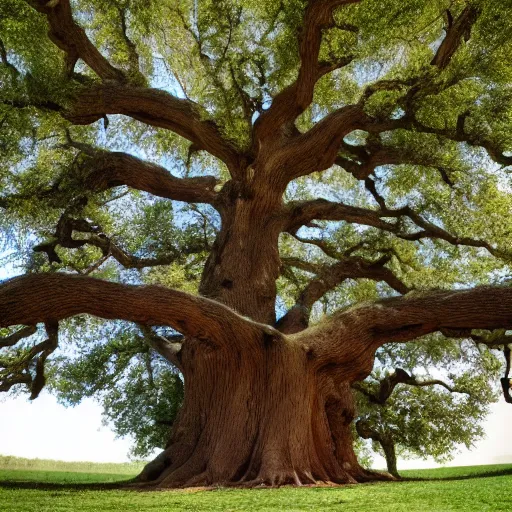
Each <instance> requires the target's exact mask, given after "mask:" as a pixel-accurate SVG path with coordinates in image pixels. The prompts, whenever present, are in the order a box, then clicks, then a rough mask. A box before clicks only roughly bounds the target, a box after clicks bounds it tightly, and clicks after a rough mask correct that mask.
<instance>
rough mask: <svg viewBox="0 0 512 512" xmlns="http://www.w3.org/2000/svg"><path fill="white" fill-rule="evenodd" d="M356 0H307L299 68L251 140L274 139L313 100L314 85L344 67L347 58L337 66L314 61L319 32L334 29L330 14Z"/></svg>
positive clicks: (260, 122)
mask: <svg viewBox="0 0 512 512" xmlns="http://www.w3.org/2000/svg"><path fill="white" fill-rule="evenodd" d="M359 2H360V0H309V1H308V4H307V6H306V11H305V13H304V23H303V26H302V30H301V33H300V36H299V54H300V61H301V62H300V68H299V74H298V77H297V80H296V81H295V82H294V83H293V84H291V85H289V86H288V87H287V88H286V89H284V90H283V91H281V92H280V93H279V94H278V95H276V97H275V98H274V100H273V101H272V105H271V107H270V108H269V109H268V110H267V111H266V112H264V113H263V114H262V115H261V116H260V118H259V119H258V121H257V123H256V126H255V139H256V140H261V139H264V138H265V137H269V136H275V135H273V134H275V132H276V129H280V128H281V127H283V126H286V125H289V124H292V123H293V122H294V121H295V119H297V117H298V116H299V115H300V114H301V113H302V112H304V110H305V109H306V108H307V107H308V106H309V104H310V103H311V101H312V99H313V92H314V88H315V84H316V82H317V81H318V80H319V79H320V78H321V77H322V76H323V75H324V74H326V73H328V72H329V71H331V70H332V69H336V68H339V67H342V66H344V65H346V64H348V63H349V62H350V61H351V58H350V57H348V58H347V59H345V60H343V61H342V62H340V63H339V64H334V65H333V64H330V63H328V64H327V63H321V62H319V60H318V57H319V53H320V45H321V42H322V30H324V29H326V28H329V27H332V26H334V19H333V12H334V10H335V9H336V8H337V7H340V6H342V5H347V4H351V3H359Z"/></svg>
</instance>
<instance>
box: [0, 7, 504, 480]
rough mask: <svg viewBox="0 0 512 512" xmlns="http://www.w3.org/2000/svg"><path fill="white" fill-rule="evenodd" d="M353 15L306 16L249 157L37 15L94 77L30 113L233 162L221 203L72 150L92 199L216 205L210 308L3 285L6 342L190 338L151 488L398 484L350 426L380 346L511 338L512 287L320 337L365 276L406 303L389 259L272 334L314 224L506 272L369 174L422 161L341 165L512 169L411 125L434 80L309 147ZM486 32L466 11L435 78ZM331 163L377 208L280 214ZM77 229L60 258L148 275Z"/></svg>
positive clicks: (389, 303)
mask: <svg viewBox="0 0 512 512" xmlns="http://www.w3.org/2000/svg"><path fill="white" fill-rule="evenodd" d="M358 2H359V0H310V1H309V2H307V6H306V9H305V12H304V24H303V29H302V30H301V31H300V36H299V45H298V46H299V60H300V62H299V66H298V73H297V79H296V80H295V81H294V82H293V83H291V84H290V85H289V86H288V87H286V88H284V89H283V90H282V91H281V92H280V93H278V94H276V95H275V96H274V98H273V101H272V104H271V106H270V108H268V109H267V110H265V111H262V112H261V115H260V116H259V117H258V118H257V120H256V121H255V123H254V126H252V127H251V129H252V133H251V137H252V143H251V144H250V146H249V147H247V148H244V149H240V148H238V147H237V146H236V144H235V143H233V142H232V141H229V140H226V139H225V138H224V137H223V135H222V131H221V130H220V129H219V128H218V126H217V125H216V124H215V122H214V121H212V120H209V119H208V116H207V114H206V113H205V111H204V109H202V108H201V107H200V106H199V105H197V104H196V103H194V102H192V101H189V100H185V99H181V98H176V97H174V96H172V95H171V94H169V93H167V92H165V91H159V90H155V89H151V88H146V87H143V86H142V85H140V83H132V82H130V77H129V75H128V74H127V73H126V72H124V71H122V70H119V69H117V68H115V67H113V66H112V65H111V64H110V63H109V62H108V61H107V59H106V58H105V57H103V56H102V54H101V53H100V52H99V51H98V50H97V49H96V48H95V47H94V46H93V44H92V43H91V41H90V40H89V39H88V37H87V35H86V33H85V31H84V30H83V29H81V28H80V27H79V25H78V24H77V23H76V22H75V20H74V18H73V15H72V12H71V7H70V3H69V1H68V0H60V1H59V2H46V1H45V0H30V4H31V5H32V6H33V7H34V8H36V9H37V10H38V11H39V12H40V13H42V15H44V16H45V17H46V18H47V20H48V24H49V31H50V32H49V34H50V38H51V39H52V41H54V42H55V44H56V45H57V46H58V47H59V48H60V49H61V50H63V51H64V52H65V53H66V56H67V67H68V73H69V75H70V76H71V77H72V76H73V71H74V67H75V64H76V62H77V60H78V59H82V60H83V61H84V62H85V63H86V64H87V65H88V66H89V68H90V69H92V70H93V71H94V72H95V73H96V74H97V76H98V78H99V80H98V81H96V82H95V83H94V85H89V86H87V85H83V87H82V86H80V87H78V88H77V91H78V92H77V94H76V97H75V98H74V101H70V102H69V103H68V104H67V105H66V107H65V108H64V107H61V106H59V105H55V104H53V103H52V104H34V106H36V107H38V108H43V109H51V110H56V111H58V112H61V114H62V115H63V116H64V117H65V118H66V119H67V120H69V121H70V122H71V123H74V124H89V123H93V122H95V121H97V120H99V119H101V118H104V117H105V116H106V115H107V114H122V115H125V116H128V117H131V118H133V119H136V120H137V121H140V122H143V123H146V124H147V125H150V126H156V127H160V128H165V129H169V130H172V131H174V132H175V133H178V134H179V135H181V136H182V137H184V138H186V139H187V140H189V141H190V142H191V143H192V146H191V149H194V150H202V151H208V152H209V153H210V154H211V155H213V156H215V157H216V158H218V159H219V160H220V161H222V162H224V164H225V165H226V167H227V169H228V170H229V172H230V175H231V180H229V181H227V182H226V183H224V184H223V186H222V188H221V190H220V191H219V192H217V187H216V185H217V182H216V180H215V178H208V177H203V178H193V179H187V180H180V179H177V178H173V177H172V176H170V175H169V173H167V172H166V170H165V169H163V168H161V167H159V166H156V165H153V164H147V163H144V162H142V161H140V160H139V159H137V158H134V157H133V156H130V155H127V154H124V153H107V152H100V151H96V150H92V149H91V148H90V147H86V146H84V145H82V146H80V145H78V144H76V143H73V141H68V142H69V144H68V145H69V146H72V147H74V148H75V149H76V150H78V151H80V152H82V153H83V154H84V155H87V159H86V163H85V164H84V165H87V166H90V169H89V171H90V172H87V173H86V178H85V183H84V187H85V188H86V189H87V190H93V191H94V190H105V189H107V188H111V187H115V186H117V185H120V184H124V185H128V186H131V187H133V188H137V189H140V190H145V191H148V192H150V193H152V194H154V195H159V196H161V197H166V198H171V199H178V200H185V201H191V202H206V203H209V204H211V205H213V206H214V207H215V208H216V209H217V210H218V211H219V212H220V215H221V219H222V226H221V229H220V232H219V234H218V236H217V239H216V241H215V244H214V246H213V248H212V251H211V254H210V256H209V258H208V261H207V263H206V265H205V269H204V273H203V276H202V281H201V285H200V294H201V296H198V297H193V296H191V295H188V294H186V293H182V292H178V291H174V290H170V289H166V288H162V287H156V286H148V287H136V286H128V285H121V284H115V283H106V282H103V281H98V280H95V279H92V278H87V277H74V276H70V275H65V274H42V275H29V276H25V277H21V278H16V279H13V280H10V281H8V282H6V283H3V284H1V285H0V327H5V326H14V325H27V326H34V325H35V324H37V323H39V322H44V323H45V324H47V325H54V323H55V322H56V321H58V320H61V319H63V318H67V317H70V316H73V315H76V314H81V313H88V314H92V315H96V316H99V317H102V318H110V319H124V320H129V321H133V322H137V323H139V324H143V325H144V326H146V327H148V326H155V325H165V326H170V327H173V328H174V329H176V330H177V331H179V332H181V333H182V334H183V335H184V336H185V338H184V340H183V343H182V344H181V349H179V350H177V349H175V347H170V346H169V347H165V346H164V345H162V344H161V342H158V343H159V344H158V347H157V348H158V350H159V352H160V353H162V354H167V357H168V359H169V360H170V361H171V362H173V363H174V364H176V365H177V366H178V367H179V368H180V370H181V372H182V374H183V376H184V379H185V401H184V404H183V407H182V409H181V412H180V414H179V418H178V420H177V421H176V423H175V425H174V427H173V431H172V434H171V437H170V440H169V444H168V446H167V448H166V449H165V450H164V451H163V453H162V454H161V455H159V456H158V457H157V458H156V459H155V460H154V461H153V462H151V463H150V464H148V466H147V467H146V468H145V469H144V471H143V472H142V473H141V475H140V476H139V478H138V480H139V482H140V483H141V484H144V485H147V486H148V487H176V486H192V485H213V484H226V485H259V484H265V485H280V484H296V485H300V484H314V483H317V482H320V481H321V482H331V483H346V482H361V481H367V480H373V479H378V478H389V477H388V476H386V475H379V474H376V473H372V472H369V471H367V470H365V469H363V468H362V467H361V466H360V465H359V463H358V462H357V459H356V456H355V454H354V450H353V447H352V439H351V430H350V425H351V422H352V420H353V418H354V404H353V400H352V394H351V384H352V383H353V382H354V381H357V380H361V379H364V378H365V377H366V376H367V375H368V374H369V372H370V371H371V369H372V366H373V360H374V354H375V350H376V349H377V348H378V347H379V346H381V345H383V344H384V343H389V342H405V341H409V340H412V339H414V338H417V337H418V336H421V335H423V334H427V333H430V332H434V331H437V330H440V329H452V330H453V329H458V330H460V329H471V328H481V329H493V328H504V327H508V328H510V327H512V289H511V288H509V289H505V288H504V289H500V288H476V289H474V290H462V291H456V292H435V291H433V292H430V293H425V294H423V295H415V294H406V295H404V297H399V298H395V299H389V300H383V301H380V302H378V303H375V304H365V305H362V306H360V307H357V308H353V309H350V310H347V311H343V312H340V313H338V314H336V315H334V316H333V317H331V318H329V319H327V320H324V321H323V322H321V323H320V324H319V325H317V326H314V327H308V320H309V311H310V308H311V306H312V304H313V303H314V302H315V301H316V300H318V298H320V297H321V296H322V295H323V294H324V293H325V292H326V291H328V290H329V289H332V288H333V287H335V286H336V285H337V284H339V282H341V281H342V280H343V279H347V278H350V277H366V278H369V279H375V280H380V281H384V282H387V283H388V284H389V285H390V286H392V287H393V288H394V289H395V290H397V291H398V292H399V293H406V292H407V291H408V290H407V288H406V287H405V285H404V284H403V283H401V282H400V281H399V280H398V279H397V278H396V276H394V275H393V274H392V272H391V271H390V270H389V269H387V268H384V265H385V263H386V262H387V260H386V259H382V258H381V259H380V260H378V261H376V262H368V261H364V260H363V259H361V258H355V257H354V258H351V257H350V255H347V256H346V257H345V258H344V259H343V261H340V263H339V264H337V265H334V266H332V267H330V268H326V269H323V270H321V271H319V272H318V277H317V279H316V280H315V281H314V282H312V283H311V285H310V286H309V287H308V288H307V289H306V290H304V293H303V294H302V295H301V297H300V299H299V301H298V303H297V304H296V306H295V307H294V308H292V309H291V310H290V312H289V313H288V314H287V315H286V316H285V317H284V319H282V321H280V322H279V323H277V324H276V321H275V320H276V318H275V301H276V280H277V278H278V277H279V274H280V272H281V266H282V262H281V260H280V257H279V252H278V238H279V235H280V233H283V232H288V233H291V234H296V232H297V230H298V229H299V228H300V227H301V226H303V225H307V224H308V223H310V222H312V221H314V220H322V219H324V220H344V221H346V222H353V223H358V224H363V225H368V226H373V227H374V228H378V229H381V230H384V231H387V232H390V233H393V234H395V235H396V236H399V237H401V238H404V239H407V240H411V241H415V240H420V239H421V238H438V239H442V240H445V241H446V242H447V243H450V244H454V245H460V244H465V245H469V246H475V247H483V248H485V249H487V250H488V251H489V252H491V253H493V254H496V255H499V254H498V251H497V250H496V249H495V248H494V247H492V246H491V245H489V244H486V243H485V242H482V241H479V240H472V239H466V238H458V237H456V236H455V235H452V234H450V233H448V232H447V231H445V230H443V229H442V228H439V227H437V226H435V225H434V224H432V223H430V222H427V221H426V220H424V219H423V218H422V217H421V216H420V215H419V214H417V213H415V212H414V211H412V210H411V209H410V208H409V207H405V208H401V209H399V210H391V209H389V208H387V207H386V204H385V202H384V199H383V198H382V197H381V196H380V195H379V194H378V193H377V192H376V190H375V187H372V184H373V182H372V181H371V179H369V176H370V173H371V171H372V169H373V168H374V167H375V166H376V165H379V164H380V163H382V162H384V163H392V164H400V163H408V162H411V161H412V160H411V158H412V157H411V155H403V154H401V152H399V151H398V152H392V151H389V150H388V151H384V150H383V149H382V148H378V150H377V152H376V153H372V151H374V150H375V148H372V147H368V148H367V149H363V150H362V151H363V153H364V154H362V155H356V157H357V158H353V155H352V156H350V158H347V157H346V156H340V151H342V152H345V153H346V151H345V150H347V147H346V144H345V145H344V140H343V138H344V137H345V135H347V134H348V133H350V132H351V131H353V130H357V129H359V130H366V131H367V132H369V133H372V134H378V133H380V132H384V131H387V130H395V129H404V130H415V131H417V132H425V133H436V134H438V135H439V136H440V137H441V136H442V137H446V138H448V139H452V140H456V141H466V142H469V143H470V144H475V145H476V144H479V145H481V146H482V147H484V148H485V149H486V150H487V152H488V154H489V156H490V157H491V158H493V159H494V160H496V161H498V162H504V161H508V159H509V158H510V157H508V156H507V155H504V154H503V152H502V151H500V150H499V148H496V147H494V146H492V145H491V144H490V143H488V142H486V141H483V142H481V141H480V140H477V139H475V138H474V137H473V138H471V136H470V135H468V134H466V133H465V132H464V122H463V121H464V119H463V118H462V122H460V123H459V122H458V123H457V129H456V130H455V131H453V130H449V129H446V130H441V129H437V128H431V127H427V126H424V125H421V124H420V123H419V122H418V121H417V120H416V119H415V116H414V112H413V111H412V110H410V109H409V107H410V106H411V105H413V104H414V101H413V100H414V99H415V95H418V94H420V93H422V88H424V89H425V91H427V92H428V90H429V87H432V84H431V83H430V82H429V79H428V74H427V75H426V76H419V77H417V79H414V80H411V81H410V82H407V83H406V82H404V83H399V82H398V81H383V82H379V83H377V84H372V85H370V86H368V88H367V89H366V90H365V91H364V94H363V95H362V98H361V101H360V102H358V103H356V104H354V105H347V106H344V107H342V108H340V109H338V110H335V111H334V112H332V113H330V114H329V115H327V116H326V117H325V118H323V119H322V120H320V121H319V122H318V123H317V124H316V125H315V126H313V128H311V129H310V130H309V131H307V132H305V133H300V132H299V130H298V128H297V127H296V125H295V121H296V119H297V118H298V116H300V114H301V113H302V112H304V111H305V110H306V109H307V108H308V107H309V105H310V104H311V102H312V99H313V94H314V88H315V84H316V83H317V81H318V80H319V79H320V78H321V77H322V76H323V75H325V74H327V73H329V72H331V71H333V70H335V69H338V68H340V67H343V66H346V65H347V64H349V63H350V61H351V60H352V57H350V56H347V57H345V58H344V59H341V60H340V62H321V61H320V60H319V56H320V47H321V39H322V31H324V30H325V29H328V28H329V27H332V26H334V18H333V12H334V9H336V8H338V7H340V8H341V7H343V6H344V5H345V4H351V3H358ZM477 16H478V12H477V11H476V10H474V9H469V8H468V9H466V10H464V11H463V12H462V14H461V15H460V16H459V18H457V19H456V20H455V22H454V23H453V24H452V25H451V26H449V27H448V28H447V30H446V37H445V39H444V41H443V43H442V44H441V46H440V48H439V50H438V51H437V53H436V55H435V57H434V59H433V60H432V66H433V67H437V68H438V70H442V69H443V68H445V67H446V66H447V65H448V64H449V62H450V59H451V57H452V55H454V53H455V52H456V50H457V48H458V46H459V44H460V42H461V40H462V39H463V38H467V37H469V34H470V30H471V25H472V23H474V21H475V19H476V18H477ZM125 35H126V34H125ZM132 49H133V47H132ZM397 87H410V90H409V92H408V96H407V97H406V100H407V104H404V106H403V108H404V110H405V115H404V116H403V117H401V118H399V119H395V118H393V119H373V118H370V117H369V116H368V115H367V114H366V113H365V109H364V101H365V100H366V99H368V98H369V97H370V96H371V95H372V94H373V93H374V92H375V91H377V90H379V89H393V88H397ZM9 104H10V105H11V106H13V107H20V108H23V107H25V106H27V105H28V104H30V103H29V102H28V101H27V100H26V99H25V100H20V101H16V102H15V101H11V102H10V103H9ZM411 108H412V107H411ZM349 149H350V148H349ZM350 151H356V149H355V148H354V147H352V148H351V149H350ZM366 151H367V152H366ZM359 156H360V157H361V158H359ZM334 164H339V165H344V166H345V167H346V169H347V170H348V171H349V172H351V173H352V174H353V175H354V176H355V177H356V178H358V179H361V180H364V184H365V186H366V187H367V188H368V190H369V191H370V192H371V193H372V195H373V197H374V198H375V200H376V202H377V204H378V206H379V209H364V208H358V207H353V206H349V205H345V204H342V203H332V202H329V201H326V200H323V199H318V200H313V201H306V202H299V203H297V202H295V203H289V204H283V195H284V192H285V190H286V187H287V185H288V184H289V182H290V181H292V180H293V179H295V178H297V177H300V176H304V175H307V174H309V173H313V172H319V171H322V170H324V169H327V168H329V167H330V166H332V165H334ZM427 164H428V165H432V162H427ZM448 181H449V180H448ZM54 188H55V190H53V189H52V188H50V189H48V190H46V191H44V193H54V192H56V190H57V189H58V187H54ZM9 204H10V203H9V199H3V198H2V200H0V207H3V208H8V207H9ZM400 218H406V219H407V220H408V221H410V222H412V223H413V224H415V225H416V226H417V227H418V228H419V229H420V230H419V231H417V232H414V233H411V232H405V231H403V230H402V229H403V228H402V225H401V223H399V222H393V220H396V219H398V220H400ZM71 221H72V222H71ZM73 222H75V220H74V219H71V220H70V219H67V218H65V215H63V217H62V219H61V222H60V228H61V229H60V230H59V229H57V231H56V234H55V240H54V241H53V242H52V243H53V245H52V247H46V248H43V249H41V250H45V251H46V252H48V254H49V255H50V254H53V253H55V247H56V246H57V245H62V246H64V247H69V246H70V244H71V243H74V244H75V245H74V246H75V247H76V246H78V245H76V244H80V245H79V246H82V245H84V244H92V245H96V246H97V247H99V248H101V249H102V250H104V252H105V253H106V254H107V255H111V256H112V257H114V258H116V259H117V260H118V261H119V262H120V263H121V264H123V265H125V266H130V267H138V268H140V267H141V266H147V265H150V264H152V262H150V261H142V262H141V260H140V259H136V258H134V257H130V255H127V254H125V253H124V252H123V251H121V250H120V249H119V248H115V247H114V248H113V246H111V242H110V241H108V240H107V241H105V239H101V240H100V238H99V237H94V236H93V235H94V233H93V234H92V235H91V236H90V237H89V238H87V239H84V240H73V238H72V236H71V234H72V231H73V229H75V228H74V227H73V226H74V224H73ZM76 222H79V221H76ZM82 225H83V223H82ZM66 244H67V245H66ZM114 249H115V250H114ZM49 251H50V252H49ZM51 251H53V252H51ZM154 263H155V264H158V262H154ZM160 263H162V262H160ZM29 330H30V332H32V329H29ZM15 338H16V336H15V337H14V338H12V339H13V340H14V339H15ZM11 341H12V340H10V341H8V342H6V343H11ZM0 346H1V344H0ZM27 378H28V377H27Z"/></svg>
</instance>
